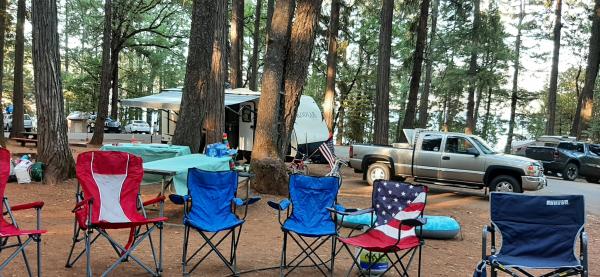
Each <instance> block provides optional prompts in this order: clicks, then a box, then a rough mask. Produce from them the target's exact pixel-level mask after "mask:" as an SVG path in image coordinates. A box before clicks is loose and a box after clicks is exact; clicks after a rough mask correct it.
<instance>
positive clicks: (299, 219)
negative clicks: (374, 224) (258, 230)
mask: <svg viewBox="0 0 600 277" xmlns="http://www.w3.org/2000/svg"><path fill="white" fill-rule="evenodd" d="M339 185H340V182H339V179H338V178H337V177H312V176H305V175H301V174H293V175H290V182H289V191H290V199H289V200H288V199H283V200H281V202H279V203H275V202H272V201H269V202H268V204H269V206H271V207H272V208H273V209H276V210H277V211H278V219H279V223H280V225H281V230H282V231H283V248H282V252H281V262H280V266H279V269H280V274H281V275H282V276H283V275H288V274H290V273H291V272H292V271H294V270H295V269H296V268H298V267H300V266H306V265H305V264H303V263H304V262H305V261H307V260H308V261H310V262H312V264H309V265H313V266H315V267H316V268H317V269H319V271H320V272H321V273H322V274H323V275H325V276H327V273H326V272H325V271H328V272H329V274H330V275H333V267H334V263H335V254H336V251H335V244H336V240H335V236H336V234H337V231H336V224H335V222H334V221H333V219H332V216H331V213H330V212H329V210H328V208H334V205H335V203H336V199H337V194H338V189H339ZM290 206H292V208H291V209H290ZM290 210H291V212H290ZM282 211H286V218H285V221H282V216H281V212H282ZM288 237H289V238H291V239H292V241H294V242H295V243H296V244H297V245H298V247H299V248H300V253H298V254H297V255H296V256H295V257H294V258H293V259H291V260H290V261H289V262H288V259H287V250H288V249H287V243H288ZM329 239H330V240H331V251H330V253H331V256H330V257H329V260H327V261H324V260H323V259H322V258H321V257H320V256H319V255H318V253H317V250H318V249H319V248H320V247H321V246H323V245H324V244H325V243H326V242H327V241H328V240H329ZM328 264H329V265H328ZM322 267H323V268H324V269H325V270H323V268H322ZM284 270H287V272H286V273H285V274H284Z"/></svg>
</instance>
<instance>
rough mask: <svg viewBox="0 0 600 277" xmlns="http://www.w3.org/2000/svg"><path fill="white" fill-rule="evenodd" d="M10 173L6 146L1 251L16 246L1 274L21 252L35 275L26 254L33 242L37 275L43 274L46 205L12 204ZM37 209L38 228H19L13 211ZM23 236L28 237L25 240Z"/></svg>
mask: <svg viewBox="0 0 600 277" xmlns="http://www.w3.org/2000/svg"><path fill="white" fill-rule="evenodd" d="M9 175H10V152H8V150H6V148H0V196H2V201H3V203H2V204H3V206H4V209H5V210H2V207H1V206H0V210H2V218H1V219H0V252H2V251H4V250H5V249H9V248H16V249H15V250H14V251H13V252H12V253H11V254H10V255H9V256H8V258H7V259H6V260H4V262H2V264H0V276H1V275H2V271H3V270H4V269H5V268H6V266H8V265H9V264H10V262H12V261H13V260H14V259H15V258H16V257H17V256H19V254H21V255H22V256H23V262H24V263H25V268H26V269H27V273H28V274H29V276H33V273H32V271H31V267H30V265H29V260H28V259H27V255H26V254H25V248H26V247H27V246H28V245H29V244H30V243H31V242H35V243H36V244H37V275H38V276H42V255H41V241H42V237H41V236H42V234H44V233H46V230H40V216H41V210H42V207H43V206H44V202H32V203H27V204H21V205H16V206H12V207H11V206H10V205H9V203H8V198H7V197H6V196H4V191H5V189H6V183H7V182H8V176H9ZM28 209H35V210H36V214H37V215H36V222H37V223H36V228H35V229H33V230H24V229H21V228H19V225H18V224H17V221H16V219H15V217H14V216H13V212H16V211H22V210H28ZM4 215H8V219H9V221H7V220H6V219H5V218H4ZM22 237H26V238H27V239H25V241H23V240H22ZM13 238H14V239H16V242H14V243H12V244H9V239H13Z"/></svg>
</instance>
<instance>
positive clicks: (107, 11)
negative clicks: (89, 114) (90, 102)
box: [89, 0, 113, 145]
mask: <svg viewBox="0 0 600 277" xmlns="http://www.w3.org/2000/svg"><path fill="white" fill-rule="evenodd" d="M112 12H113V11H112V0H104V32H103V37H102V73H101V78H100V96H99V97H98V107H97V113H96V122H95V123H94V135H93V136H92V139H91V140H90V142H89V144H92V145H101V144H102V142H103V141H104V122H105V121H106V117H107V116H108V101H109V97H110V86H111V84H110V83H111V82H110V81H111V77H112V67H111V46H112V19H113V17H112Z"/></svg>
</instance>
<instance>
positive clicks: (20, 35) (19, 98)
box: [10, 0, 26, 138]
mask: <svg viewBox="0 0 600 277" xmlns="http://www.w3.org/2000/svg"><path fill="white" fill-rule="evenodd" d="M25 12H26V11H25V0H18V1H17V29H16V36H15V67H14V81H13V97H12V102H13V116H12V129H11V131H10V137H11V138H15V137H21V136H22V135H21V133H22V132H23V131H25V130H24V126H23V120H24V118H23V114H24V113H25V107H24V106H23V97H24V94H23V59H24V56H25V55H24V54H25V34H24V32H23V25H24V24H25Z"/></svg>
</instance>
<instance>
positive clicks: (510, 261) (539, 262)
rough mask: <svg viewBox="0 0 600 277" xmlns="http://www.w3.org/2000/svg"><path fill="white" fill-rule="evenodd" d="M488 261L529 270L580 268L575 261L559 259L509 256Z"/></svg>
mask: <svg viewBox="0 0 600 277" xmlns="http://www.w3.org/2000/svg"><path fill="white" fill-rule="evenodd" d="M489 261H490V262H492V263H496V264H501V265H502V266H504V267H518V268H531V269H547V268H568V267H573V268H574V267H581V263H580V262H579V261H577V260H575V261H570V262H565V261H562V260H560V259H552V258H550V259H547V258H540V257H515V256H509V255H494V256H490V258H489Z"/></svg>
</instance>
